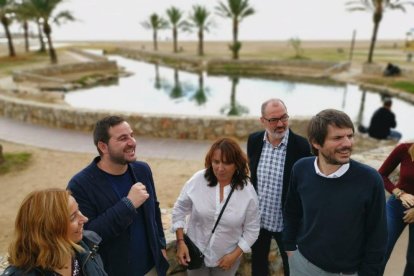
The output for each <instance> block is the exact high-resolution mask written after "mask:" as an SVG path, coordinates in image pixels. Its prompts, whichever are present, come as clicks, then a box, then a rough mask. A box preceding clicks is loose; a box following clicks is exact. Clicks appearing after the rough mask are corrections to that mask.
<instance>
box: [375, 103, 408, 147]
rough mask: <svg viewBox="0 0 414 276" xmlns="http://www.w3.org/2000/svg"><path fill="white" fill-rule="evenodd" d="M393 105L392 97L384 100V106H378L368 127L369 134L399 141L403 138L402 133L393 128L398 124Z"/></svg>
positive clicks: (378, 137) (377, 137)
mask: <svg viewBox="0 0 414 276" xmlns="http://www.w3.org/2000/svg"><path fill="white" fill-rule="evenodd" d="M391 105H392V100H391V98H385V99H384V100H383V106H382V107H380V108H378V109H377V110H376V111H375V113H374V115H372V118H371V123H370V125H369V129H368V133H369V136H371V137H372V138H376V139H392V140H397V141H398V140H400V139H401V133H399V132H398V131H396V130H392V129H391V128H395V127H396V126H397V122H396V121H395V114H394V113H393V112H392V111H391Z"/></svg>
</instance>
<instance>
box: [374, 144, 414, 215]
mask: <svg viewBox="0 0 414 276" xmlns="http://www.w3.org/2000/svg"><path fill="white" fill-rule="evenodd" d="M406 153H407V146H406V145H404V144H400V145H398V146H396V147H395V148H394V149H393V151H392V152H391V153H390V154H389V155H388V156H387V158H386V159H385V161H384V163H383V164H382V165H381V167H380V168H379V169H378V172H379V173H380V175H381V176H382V180H383V181H384V186H385V189H386V190H387V191H388V192H389V193H390V194H393V195H394V196H395V197H396V198H397V199H398V200H400V201H401V202H402V204H403V205H404V207H406V208H409V207H411V206H414V196H413V195H411V194H408V193H406V192H405V191H403V190H401V189H400V187H399V185H398V184H397V185H396V184H394V183H392V182H391V180H390V179H389V175H390V174H391V173H392V172H393V171H394V170H395V168H396V167H397V166H398V165H399V164H400V163H401V161H402V160H403V156H404V154H406Z"/></svg>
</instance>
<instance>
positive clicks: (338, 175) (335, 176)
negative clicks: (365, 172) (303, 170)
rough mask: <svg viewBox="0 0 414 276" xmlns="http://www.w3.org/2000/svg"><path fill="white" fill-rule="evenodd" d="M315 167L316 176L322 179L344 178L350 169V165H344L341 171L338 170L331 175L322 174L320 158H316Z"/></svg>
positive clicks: (340, 168)
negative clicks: (319, 163)
mask: <svg viewBox="0 0 414 276" xmlns="http://www.w3.org/2000/svg"><path fill="white" fill-rule="evenodd" d="M313 165H314V167H315V171H316V174H318V175H320V176H322V177H326V178H338V177H341V176H343V175H344V174H345V173H346V172H347V171H348V169H349V163H346V164H343V165H342V166H340V167H339V169H337V170H336V171H335V172H333V173H331V174H330V175H326V174H324V173H323V172H321V170H320V169H319V167H318V157H316V158H315V162H314V163H313Z"/></svg>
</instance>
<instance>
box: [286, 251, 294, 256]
mask: <svg viewBox="0 0 414 276" xmlns="http://www.w3.org/2000/svg"><path fill="white" fill-rule="evenodd" d="M295 251H296V250H295ZM295 251H286V255H287V256H288V257H290V256H292V255H293V253H295Z"/></svg>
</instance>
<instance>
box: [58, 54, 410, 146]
mask: <svg viewBox="0 0 414 276" xmlns="http://www.w3.org/2000/svg"><path fill="white" fill-rule="evenodd" d="M109 58H110V59H112V60H116V61H117V63H118V65H120V66H122V67H124V68H125V69H126V70H127V71H129V72H132V73H133V75H132V76H130V77H126V78H120V79H119V80H118V82H117V83H116V84H114V85H108V86H99V87H94V88H90V89H83V90H76V91H73V92H69V93H67V94H66V96H65V101H66V102H67V103H68V104H70V105H72V106H74V107H82V108H90V109H99V110H112V111H120V112H136V113H148V114H173V115H187V116H253V117H259V116H260V105H261V103H262V102H264V101H265V100H267V99H269V98H274V97H278V98H281V99H282V100H283V101H284V102H285V103H286V105H287V107H288V112H289V115H290V116H292V117H295V116H312V115H314V114H316V113H317V112H319V111H320V110H322V109H325V108H335V109H339V110H342V111H344V112H346V113H347V114H348V115H349V116H350V117H351V119H352V120H353V121H354V122H356V123H358V122H362V123H363V124H364V125H368V124H369V120H370V118H371V116H372V114H373V112H374V111H375V110H376V109H377V108H378V107H380V106H381V95H380V94H378V93H374V92H370V91H365V92H363V91H361V90H360V89H359V87H358V86H356V85H352V84H343V85H337V84H323V85H322V84H311V83H304V82H298V81H292V80H265V79H259V78H245V77H239V78H236V77H226V76H207V75H206V74H196V73H189V72H185V71H179V70H176V69H173V68H168V67H162V66H158V65H154V64H149V63H144V62H140V61H136V60H130V59H126V58H123V57H119V56H109ZM363 98H365V99H364V100H363ZM392 110H393V111H394V112H395V113H396V116H397V124H398V126H397V130H399V131H400V132H402V134H403V139H404V140H406V139H412V138H414V128H413V127H412V122H410V120H411V118H414V106H413V105H412V104H410V103H407V102H404V101H402V100H399V99H397V98H394V99H393V106H392Z"/></svg>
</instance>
